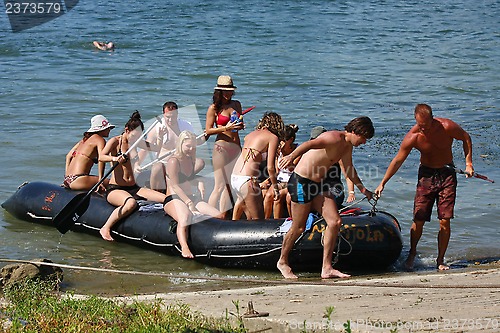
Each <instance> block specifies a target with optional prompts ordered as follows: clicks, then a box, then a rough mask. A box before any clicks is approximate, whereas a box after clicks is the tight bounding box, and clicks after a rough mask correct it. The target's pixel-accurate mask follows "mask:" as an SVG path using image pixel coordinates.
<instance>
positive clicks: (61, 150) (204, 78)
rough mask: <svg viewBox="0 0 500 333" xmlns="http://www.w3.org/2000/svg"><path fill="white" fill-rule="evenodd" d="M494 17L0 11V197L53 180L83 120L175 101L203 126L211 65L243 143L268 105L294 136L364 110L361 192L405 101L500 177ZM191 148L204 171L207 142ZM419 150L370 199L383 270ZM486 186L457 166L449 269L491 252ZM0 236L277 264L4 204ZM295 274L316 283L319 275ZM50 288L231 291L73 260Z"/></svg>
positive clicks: (277, 10)
mask: <svg viewBox="0 0 500 333" xmlns="http://www.w3.org/2000/svg"><path fill="white" fill-rule="evenodd" d="M221 7H224V14H222V13H221ZM166 13H168V15H167V14H166ZM464 16H466V17H467V20H463V19H461V18H462V17H464ZM498 17H500V4H499V3H498V1H482V2H479V3H474V2H469V1H459V2H456V1H442V2H440V3H439V4H430V3H428V2H425V1H424V2H418V3H415V2H411V3H400V2H398V1H386V2H383V3H380V2H377V1H334V2H331V1H314V2H307V3H303V2H297V1H292V2H289V3H286V4H281V3H268V2H265V1H257V2H255V1H253V2H249V1H238V2H235V3H227V2H222V1H213V2H211V3H210V4H187V3H184V2H182V1H171V2H168V3H165V4H158V3H155V2H152V1H149V0H146V1H142V2H140V3H134V4H130V3H120V2H110V1H98V2H96V3H83V2H79V3H78V5H77V6H76V7H75V8H74V9H72V10H71V11H70V12H68V13H67V14H65V15H63V16H61V17H59V18H57V19H55V20H53V21H50V22H48V23H46V24H43V25H40V26H38V27H34V28H32V29H29V30H26V31H23V32H20V33H12V32H11V30H10V26H9V22H8V20H7V17H6V15H5V14H0V68H1V71H0V72H1V74H0V117H1V119H2V129H3V130H2V131H0V159H1V160H0V161H1V168H0V202H3V201H4V200H6V199H7V198H8V197H9V196H10V195H11V194H12V193H14V191H15V190H16V188H17V187H18V186H19V185H21V184H22V183H23V182H25V181H37V180H44V181H48V182H51V183H60V182H61V181H62V176H63V173H64V158H65V154H66V153H67V151H68V150H69V149H70V147H72V145H73V144H74V143H75V142H76V141H77V140H78V139H79V138H80V137H81V134H82V133H83V132H84V131H85V130H86V129H87V128H88V126H89V119H90V118H91V117H92V116H93V115H95V114H104V115H105V116H106V117H108V118H109V120H110V121H111V122H112V123H113V124H115V125H117V128H116V129H115V130H113V131H112V134H111V135H118V134H119V133H120V131H121V128H122V126H123V125H124V124H125V122H126V121H127V119H128V117H129V116H130V114H131V113H132V112H133V111H134V110H136V109H138V110H140V111H141V114H142V115H143V118H144V119H152V118H153V117H154V116H155V115H158V114H160V112H161V105H162V104H163V103H164V102H165V101H167V100H175V101H176V102H177V103H178V104H179V105H180V106H189V105H194V108H195V110H196V111H193V108H190V110H191V111H189V112H186V113H185V114H183V115H182V116H183V117H186V118H188V119H189V120H191V121H193V122H194V123H195V128H196V129H197V131H201V128H203V127H204V122H205V112H206V109H207V107H208V105H209V104H210V103H211V98H212V92H213V87H214V85H215V82H216V78H217V76H218V75H220V74H230V75H232V76H233V78H234V81H235V85H236V86H238V89H237V93H236V96H235V98H236V99H238V100H240V101H241V103H242V105H243V108H247V107H250V106H252V105H255V106H256V109H255V110H253V111H252V112H250V113H248V114H247V115H246V116H245V123H246V129H245V130H244V131H242V132H241V136H242V137H243V136H244V135H245V134H247V133H248V132H249V131H251V130H252V129H253V127H254V126H255V125H256V124H257V121H258V119H259V118H260V117H261V116H262V115H263V114H264V112H266V111H275V112H278V113H280V114H281V115H282V116H283V118H284V120H285V122H286V123H295V124H297V125H298V126H299V128H300V129H299V132H298V137H297V142H299V143H300V142H303V141H305V140H307V139H308V137H309V132H310V130H311V129H312V128H313V127H314V126H317V125H323V126H325V127H326V128H328V129H342V128H343V126H344V125H345V124H346V123H347V122H348V121H349V120H350V119H352V118H354V117H357V116H360V115H368V116H370V117H371V118H372V120H373V121H374V124H375V128H376V134H375V137H374V138H373V139H372V140H370V141H369V142H368V143H367V144H366V145H364V146H362V147H359V148H356V149H355V152H354V163H355V165H356V166H357V168H358V171H359V173H360V175H361V177H362V179H363V181H364V183H365V185H366V186H367V187H368V188H369V189H374V188H375V187H376V186H377V185H378V183H379V182H380V180H381V178H382V176H383V172H384V171H385V168H386V167H387V165H388V164H389V162H390V160H391V158H392V157H393V156H394V155H395V153H396V151H397V149H398V147H399V144H400V142H401V140H402V139H403V136H404V134H405V133H406V132H407V131H408V130H409V129H410V127H411V126H412V125H413V123H414V120H413V108H414V106H415V104H416V103H428V104H429V105H431V106H432V107H433V108H434V113H435V115H436V116H437V117H447V118H451V119H453V120H455V121H456V122H458V123H459V124H461V125H462V127H463V128H464V129H466V130H467V131H468V132H469V133H470V134H471V136H472V140H473V144H474V166H475V169H476V171H477V172H479V173H482V174H485V175H487V176H488V177H489V178H491V179H494V180H497V181H498V180H499V179H500V171H499V170H500V168H499V166H500V163H499V161H500V146H499V140H498V137H499V134H498V133H499V131H498V130H499V128H498V124H499V120H500V103H499V99H498V96H499V90H500V72H499V71H498V68H500V43H499V33H498ZM92 40H113V41H114V42H115V43H116V45H117V48H116V50H115V51H114V52H100V51H95V50H94V49H93V48H92V45H91V42H92ZM212 144H213V138H211V140H210V143H209V147H210V146H211V145H212ZM200 153H201V155H202V156H203V157H204V158H205V159H206V161H207V165H209V164H210V160H209V156H210V154H209V151H208V149H207V150H203V151H201V152H200ZM454 155H455V162H456V164H457V166H459V167H460V168H465V165H464V164H465V163H464V158H463V152H462V147H461V145H460V144H459V143H456V144H455V145H454ZM418 157H419V155H418V153H417V152H412V153H411V154H410V156H409V157H408V160H407V161H406V162H405V164H404V165H403V167H402V168H401V169H400V171H399V172H398V173H397V174H396V175H395V176H394V177H393V178H392V180H391V181H390V182H389V183H388V185H387V186H386V190H385V191H384V196H383V197H382V198H381V199H380V200H379V202H378V204H377V208H379V209H381V210H385V211H388V212H390V213H391V214H393V215H394V216H396V217H397V219H398V220H399V222H400V223H401V226H402V234H403V239H404V241H405V246H404V249H403V253H402V256H401V258H400V260H398V262H397V263H396V264H395V265H394V267H390V268H388V269H387V272H386V274H393V273H397V272H400V271H402V262H403V260H404V257H405V256H406V254H407V251H408V241H409V227H410V224H411V211H412V207H413V195H414V191H415V183H416V172H417V167H418ZM206 173H207V174H210V170H207V171H206ZM498 194H499V191H498V182H497V183H494V184H491V183H488V182H485V181H483V180H480V179H465V178H464V177H462V176H461V175H459V185H458V198H457V205H456V209H455V219H454V220H453V221H452V238H451V242H450V245H449V247H448V251H447V256H446V258H447V260H448V262H449V263H451V264H452V265H454V266H452V267H457V268H458V267H462V266H463V265H468V264H470V263H473V262H475V261H482V260H486V261H488V260H489V258H498V257H499V255H500V243H499V242H498V234H499V227H498V218H499V216H500V208H499V205H498V202H499V201H498ZM357 196H358V198H360V194H357ZM437 230H438V223H437V220H436V216H435V214H434V215H433V219H432V221H431V222H429V223H428V224H427V225H426V228H425V230H424V235H423V237H422V240H421V242H420V243H419V255H420V258H419V260H418V261H417V266H416V268H417V270H429V269H434V262H435V256H436V252H437V242H436V236H437ZM0 237H1V239H2V242H1V245H0V258H13V259H34V258H40V257H44V258H48V259H50V260H52V261H53V262H56V263H64V264H69V265H75V266H85V267H98V268H107V269H116V270H127V271H141V272H148V271H151V272H161V273H172V274H176V275H182V274H185V275H187V276H197V277H199V276H207V277H221V278H248V279H263V280H275V279H280V276H279V273H278V272H277V271H276V272H261V271H253V270H221V269H217V268H212V267H206V266H203V265H201V264H198V263H196V262H193V261H189V260H182V259H180V258H174V257H170V256H167V255H163V254H159V253H155V252H151V251H148V250H143V249H140V248H136V247H133V246H130V245H126V244H119V243H109V242H105V241H103V240H101V239H99V238H97V237H92V236H89V235H85V234H77V233H72V232H69V233H67V234H65V235H64V236H61V235H59V233H58V232H57V230H55V229H54V228H50V227H46V226H40V225H35V224H31V223H27V222H23V221H20V220H18V219H16V218H14V217H12V216H11V215H10V214H8V213H7V212H5V211H2V212H0ZM319 269H320V268H319V267H318V271H319ZM362 274H366V273H362ZM301 278H304V279H309V278H312V279H314V278H317V272H314V273H307V274H301ZM64 283H65V288H68V289H79V288H82V289H85V290H88V291H105V290H117V292H120V291H119V290H122V292H124V293H129V292H135V291H137V292H141V291H143V290H144V291H154V290H155V289H158V290H159V289H161V290H165V289H168V290H188V289H189V290H191V289H193V288H200V289H202V288H210V287H221V288H225V287H230V286H232V285H233V284H232V282H230V281H229V279H228V281H224V280H223V279H221V280H219V281H216V280H215V281H210V280H198V279H167V278H165V277H150V278H145V277H142V276H134V275H122V274H114V273H96V274H94V273H92V272H88V271H78V270H65V282H64ZM237 284H238V283H237Z"/></svg>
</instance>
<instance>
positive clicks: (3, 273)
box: [0, 259, 63, 287]
mask: <svg viewBox="0 0 500 333" xmlns="http://www.w3.org/2000/svg"><path fill="white" fill-rule="evenodd" d="M32 261H33V262H46V263H52V261H50V260H48V259H33V260H32ZM26 280H42V281H53V282H54V284H55V285H56V286H57V285H58V283H59V282H61V281H62V280H63V271H62V269H61V268H59V267H54V266H46V265H35V264H31V263H20V264H10V265H6V266H4V267H2V269H1V270H0V286H1V287H6V286H11V285H14V284H17V283H20V282H23V281H26Z"/></svg>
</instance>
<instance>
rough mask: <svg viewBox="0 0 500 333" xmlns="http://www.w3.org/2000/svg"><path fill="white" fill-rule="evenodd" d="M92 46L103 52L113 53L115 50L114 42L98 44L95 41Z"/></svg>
mask: <svg viewBox="0 0 500 333" xmlns="http://www.w3.org/2000/svg"><path fill="white" fill-rule="evenodd" d="M92 44H93V45H94V46H95V47H96V48H98V49H99V50H101V51H113V50H114V49H115V44H114V43H113V42H98V41H96V40H95V41H93V42H92Z"/></svg>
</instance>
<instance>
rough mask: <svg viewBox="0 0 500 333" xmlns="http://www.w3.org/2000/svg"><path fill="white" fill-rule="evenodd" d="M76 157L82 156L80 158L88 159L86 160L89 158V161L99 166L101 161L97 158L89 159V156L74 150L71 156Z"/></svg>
mask: <svg viewBox="0 0 500 333" xmlns="http://www.w3.org/2000/svg"><path fill="white" fill-rule="evenodd" d="M76 155H80V156H83V157H86V158H88V159H89V160H91V161H92V163H94V164H97V163H98V162H99V160H98V159H97V157H95V158H92V157H89V156H87V155H85V154H83V153H80V152H79V151H77V150H73V153H72V154H71V156H72V157H75V156H76Z"/></svg>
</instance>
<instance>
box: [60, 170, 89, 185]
mask: <svg viewBox="0 0 500 333" xmlns="http://www.w3.org/2000/svg"><path fill="white" fill-rule="evenodd" d="M82 176H89V174H88V173H81V174H79V175H67V176H64V181H63V184H62V185H63V186H64V187H66V188H69V189H71V187H70V185H71V183H72V182H74V181H75V180H76V179H77V178H79V177H82Z"/></svg>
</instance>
